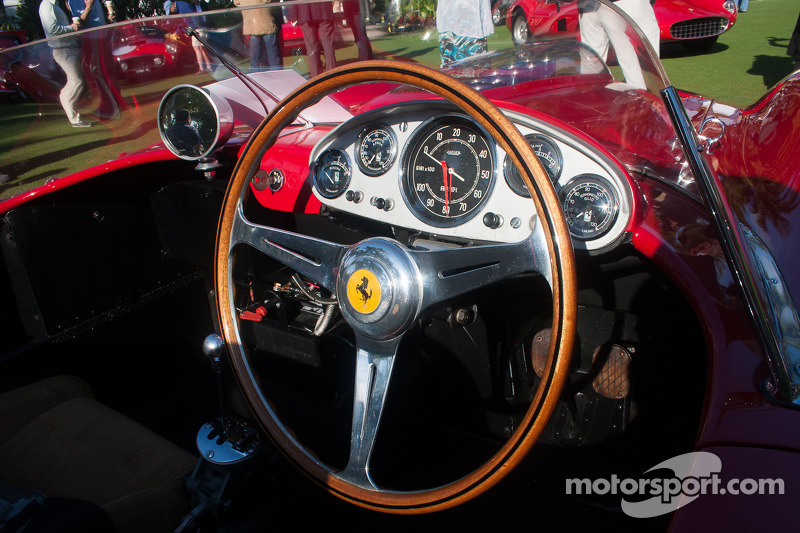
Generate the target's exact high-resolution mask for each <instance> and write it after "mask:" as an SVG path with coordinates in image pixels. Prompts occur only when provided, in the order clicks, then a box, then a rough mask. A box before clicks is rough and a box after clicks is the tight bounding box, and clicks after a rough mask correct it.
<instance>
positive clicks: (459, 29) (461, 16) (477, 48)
mask: <svg viewBox="0 0 800 533" xmlns="http://www.w3.org/2000/svg"><path fill="white" fill-rule="evenodd" d="M436 29H437V30H439V53H440V54H441V56H442V66H445V65H448V64H450V63H452V62H453V61H458V60H459V59H463V58H465V57H469V56H473V55H475V54H482V53H484V52H486V51H488V50H489V45H488V44H487V42H486V37H487V36H489V35H491V34H492V33H494V24H493V23H492V7H491V3H490V1H489V0H439V2H438V4H437V5H436Z"/></svg>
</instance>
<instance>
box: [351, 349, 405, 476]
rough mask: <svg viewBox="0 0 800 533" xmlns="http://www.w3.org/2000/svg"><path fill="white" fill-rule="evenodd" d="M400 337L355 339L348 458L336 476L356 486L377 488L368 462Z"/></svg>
mask: <svg viewBox="0 0 800 533" xmlns="http://www.w3.org/2000/svg"><path fill="white" fill-rule="evenodd" d="M398 344H399V338H395V339H392V340H389V341H383V342H378V341H374V340H372V339H368V338H366V337H364V336H362V335H357V336H356V345H357V352H356V375H355V388H354V398H353V423H352V429H351V435H350V459H349V461H348V463H347V467H346V468H345V469H344V470H343V471H342V472H341V473H339V477H340V478H341V479H343V480H345V481H348V482H350V483H353V484H354V485H357V486H359V487H362V488H365V489H368V490H375V489H377V488H378V487H377V486H376V485H375V484H374V482H373V481H372V478H371V477H370V474H369V460H370V457H371V456H372V449H373V447H374V446H375V437H376V436H377V434H378V426H379V424H380V422H381V418H382V415H383V406H384V403H385V401H386V394H387V392H388V389H389V382H390V380H391V375H392V368H393V367H394V359H395V356H396V355H397V346H398Z"/></svg>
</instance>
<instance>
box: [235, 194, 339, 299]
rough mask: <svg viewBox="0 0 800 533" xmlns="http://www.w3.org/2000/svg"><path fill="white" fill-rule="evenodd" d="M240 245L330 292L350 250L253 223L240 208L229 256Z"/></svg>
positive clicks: (320, 240) (236, 215)
mask: <svg viewBox="0 0 800 533" xmlns="http://www.w3.org/2000/svg"><path fill="white" fill-rule="evenodd" d="M237 244H246V245H248V246H250V247H252V248H255V249H256V250H258V251H259V252H261V253H263V254H265V255H268V256H269V257H272V258H273V259H276V260H278V261H280V262H281V263H283V264H284V265H286V266H287V267H289V268H290V269H292V270H294V271H295V272H298V273H300V274H301V275H303V276H305V277H307V278H309V279H312V280H314V281H315V282H316V283H318V284H320V285H321V286H323V287H325V288H326V289H328V290H329V291H331V292H333V291H334V290H335V285H336V273H335V267H336V265H338V264H339V260H340V258H341V257H342V255H343V254H344V252H345V251H346V250H347V247H346V246H344V245H341V244H336V243H332V242H329V241H325V240H322V239H316V238H314V237H309V236H307V235H301V234H299V233H293V232H291V231H286V230H281V229H277V228H272V227H269V226H262V225H259V224H254V223H252V222H250V221H249V220H247V218H245V216H244V214H243V213H242V208H241V205H240V206H239V208H238V209H237V210H236V213H235V218H234V221H233V224H232V227H231V241H230V246H229V253H230V250H232V249H233V247H234V246H236V245H237Z"/></svg>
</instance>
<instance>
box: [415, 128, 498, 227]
mask: <svg viewBox="0 0 800 533" xmlns="http://www.w3.org/2000/svg"><path fill="white" fill-rule="evenodd" d="M448 129H449V130H450V132H449V135H445V133H446V132H447V130H448ZM456 130H459V131H456ZM437 133H442V136H441V138H437ZM462 134H463V135H464V138H463V139H462ZM472 135H474V139H473V138H472ZM446 145H451V146H454V147H458V146H459V145H461V146H462V147H464V146H465V147H467V149H468V150H469V152H471V153H467V154H466V156H465V157H470V156H471V157H470V158H469V159H465V158H462V159H460V160H458V161H457V160H456V159H455V156H454V155H453V154H452V152H455V150H451V153H448V151H447V150H446V149H445V150H444V152H443V153H440V152H442V149H443V148H445V147H446ZM476 147H477V148H476ZM428 149H430V151H428ZM484 152H485V154H484ZM448 157H449V159H448ZM472 157H474V162H475V166H474V167H473V166H472V165H471V164H470V163H471V162H472V161H473V159H472ZM423 158H424V159H423ZM496 158H497V152H496V147H495V143H494V140H493V139H492V138H491V136H489V135H488V134H487V133H486V131H484V129H483V128H482V127H481V126H480V125H479V124H477V123H475V122H474V121H472V120H471V119H469V118H468V117H466V116H464V115H459V114H446V115H437V116H435V117H432V118H430V119H429V120H427V121H425V122H423V123H422V124H420V126H419V127H418V128H417V129H416V131H414V133H413V134H412V135H411V136H410V137H409V140H408V143H407V144H406V148H405V151H404V152H403V155H402V164H401V176H400V182H401V183H400V188H401V190H402V196H403V201H404V202H405V203H406V205H407V206H408V208H409V209H410V210H411V212H412V213H413V214H414V216H416V217H417V218H418V219H419V220H421V221H423V222H425V223H426V224H429V225H431V226H434V227H438V228H449V227H454V226H458V225H461V224H463V223H465V222H467V221H469V220H471V219H472V218H474V217H475V216H476V215H478V213H479V212H481V208H482V206H483V205H484V203H485V202H486V200H487V199H488V198H489V196H491V193H492V190H493V189H494V185H495V181H496V174H497V167H496V165H495V160H496ZM437 159H438V160H441V159H444V160H445V165H446V168H447V171H448V172H447V174H445V173H444V172H445V170H444V169H443V168H442V165H441V163H440V164H439V165H438V166H437V165H436V164H435V162H436V160H437ZM427 163H430V165H429V164H427ZM448 163H452V165H448ZM440 176H441V177H440ZM448 179H449V180H450V187H446V180H448ZM454 179H455V180H456V181H455V182H454V181H453V180H454ZM459 181H462V182H463V183H464V184H465V185H466V186H467V187H466V190H465V191H459V190H455V189H456V187H454V186H453V184H454V183H455V185H456V186H457V185H458V182H459ZM440 183H441V187H440ZM448 189H449V193H450V194H456V195H458V197H457V198H455V199H454V198H448V197H444V196H443V195H447V194H448ZM456 200H463V202H459V203H458V204H457V205H456V204H455V202H456ZM451 209H452V211H451Z"/></svg>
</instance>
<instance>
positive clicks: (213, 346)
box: [203, 333, 225, 359]
mask: <svg viewBox="0 0 800 533" xmlns="http://www.w3.org/2000/svg"><path fill="white" fill-rule="evenodd" d="M203 353H204V354H205V355H206V357H208V358H209V359H217V358H220V359H221V358H222V355H223V354H224V353H225V341H223V340H222V337H220V336H219V335H217V334H216V333H212V334H211V335H209V336H208V337H206V338H205V340H204V341H203Z"/></svg>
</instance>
